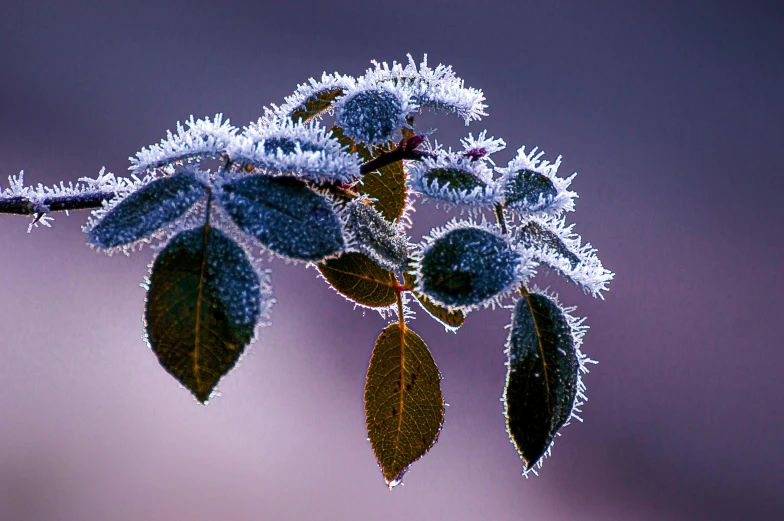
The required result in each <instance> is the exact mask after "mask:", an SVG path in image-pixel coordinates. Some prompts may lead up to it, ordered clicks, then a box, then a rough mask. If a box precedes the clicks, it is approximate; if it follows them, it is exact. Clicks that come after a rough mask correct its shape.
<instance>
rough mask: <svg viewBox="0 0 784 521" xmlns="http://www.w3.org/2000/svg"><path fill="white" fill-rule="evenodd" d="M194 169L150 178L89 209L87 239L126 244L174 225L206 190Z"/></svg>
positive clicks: (102, 245) (106, 245) (105, 246)
mask: <svg viewBox="0 0 784 521" xmlns="http://www.w3.org/2000/svg"><path fill="white" fill-rule="evenodd" d="M203 182H204V181H203V180H201V179H199V178H198V176H197V175H196V173H195V172H194V171H185V172H181V173H177V174H175V175H172V176H166V177H161V178H158V179H155V180H153V181H150V182H149V183H147V184H146V185H144V186H143V187H141V188H139V189H137V190H135V191H134V192H131V193H129V194H126V195H120V196H118V197H117V198H116V199H115V200H112V201H110V202H109V203H107V205H106V207H105V208H102V209H101V210H97V211H94V212H93V216H94V218H93V219H91V220H90V221H89V223H88V225H87V227H86V231H87V233H88V238H87V242H88V244H90V245H91V246H94V247H96V248H98V249H100V250H112V249H114V248H117V247H126V246H128V245H130V244H132V243H135V242H137V241H149V239H150V238H151V237H152V236H153V235H154V234H155V232H157V231H158V230H160V229H161V228H163V227H166V226H172V225H174V224H175V223H176V222H177V220H179V219H180V218H181V217H182V216H183V215H185V214H186V212H188V210H189V209H190V208H191V207H192V206H193V205H194V204H195V203H196V202H197V201H198V200H199V199H201V198H203V197H205V196H206V194H207V190H206V188H205V186H204V184H203Z"/></svg>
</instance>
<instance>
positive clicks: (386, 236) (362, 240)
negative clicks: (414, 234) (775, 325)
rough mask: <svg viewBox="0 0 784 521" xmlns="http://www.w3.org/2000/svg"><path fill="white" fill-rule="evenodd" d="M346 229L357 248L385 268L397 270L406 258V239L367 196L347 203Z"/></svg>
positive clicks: (404, 262) (401, 266)
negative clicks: (374, 206)
mask: <svg viewBox="0 0 784 521" xmlns="http://www.w3.org/2000/svg"><path fill="white" fill-rule="evenodd" d="M346 216H347V219H346V230H347V231H348V232H349V234H350V235H351V236H352V237H353V239H354V244H355V246H356V247H357V248H359V250H360V251H361V252H362V253H364V254H365V255H367V256H368V257H370V258H372V259H373V260H374V261H376V262H377V263H378V264H379V265H380V266H382V267H383V268H385V269H388V270H400V269H402V268H403V266H404V265H405V264H406V261H407V260H408V246H407V243H408V241H407V240H406V237H405V235H403V233H401V231H400V229H399V228H398V226H397V225H395V224H392V223H390V222H388V221H387V220H386V219H384V217H383V216H382V215H381V214H380V213H378V212H377V211H376V210H375V209H374V208H373V207H372V206H371V205H370V203H369V202H368V201H367V200H366V199H362V198H359V199H354V200H353V201H351V202H350V203H348V204H347V205H346Z"/></svg>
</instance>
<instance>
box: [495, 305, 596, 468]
mask: <svg viewBox="0 0 784 521" xmlns="http://www.w3.org/2000/svg"><path fill="white" fill-rule="evenodd" d="M507 355H508V357H509V362H508V372H507V376H506V389H505V390H504V406H505V412H506V427H507V432H508V433H509V436H510V438H511V440H512V443H513V444H514V446H515V448H516V449H517V451H518V453H519V454H520V456H521V457H522V458H523V461H524V462H525V468H526V470H529V469H531V467H533V466H534V465H535V464H536V462H537V461H539V460H540V459H541V458H542V456H544V455H545V453H546V452H547V451H548V449H549V448H550V444H551V443H552V441H553V438H554V437H555V434H556V432H558V429H560V428H561V427H562V426H563V425H564V423H566V421H567V420H568V419H569V417H570V415H571V413H572V407H573V406H574V401H575V397H576V396H577V387H578V383H577V382H578V375H579V368H580V363H579V360H578V357H577V351H576V347H575V343H574V337H573V334H572V329H571V326H570V325H569V321H568V320H567V318H566V316H565V314H564V312H563V311H562V310H561V308H560V307H559V306H558V304H556V303H555V302H554V301H552V300H551V299H549V298H548V297H546V296H544V295H537V294H530V295H526V296H524V297H523V298H522V299H520V300H519V301H518V302H517V304H516V305H515V308H514V312H513V315H512V329H511V332H510V334H509V340H508V341H507Z"/></svg>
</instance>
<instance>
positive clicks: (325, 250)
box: [222, 174, 344, 261]
mask: <svg viewBox="0 0 784 521" xmlns="http://www.w3.org/2000/svg"><path fill="white" fill-rule="evenodd" d="M222 203H223V206H224V208H225V209H226V211H227V212H228V214H229V215H230V216H231V218H232V219H233V220H234V222H235V223H237V226H239V227H240V229H241V230H242V231H243V232H245V233H247V234H248V235H251V236H252V237H254V238H255V239H256V240H258V241H259V242H260V243H261V244H263V245H264V246H266V247H267V248H269V249H270V250H272V251H274V252H276V253H279V254H280V255H283V256H286V257H289V258H292V259H299V260H304V261H320V260H322V259H324V258H326V257H329V256H331V255H335V254H337V253H338V252H340V251H341V250H342V249H343V246H344V240H343V232H342V226H341V223H340V220H339V219H338V216H337V214H336V213H335V210H334V209H333V207H332V205H331V204H330V202H329V201H328V200H327V199H326V198H325V197H324V196H322V195H320V194H318V193H316V192H315V191H314V190H312V189H310V188H309V187H308V185H306V184H305V183H304V182H302V181H300V180H299V179H295V178H293V177H271V176H268V175H263V174H262V175H252V176H248V177H243V178H241V179H238V180H236V181H233V182H231V183H229V184H227V185H225V186H224V187H223V198H222Z"/></svg>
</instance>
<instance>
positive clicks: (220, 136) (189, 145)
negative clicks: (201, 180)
mask: <svg viewBox="0 0 784 521" xmlns="http://www.w3.org/2000/svg"><path fill="white" fill-rule="evenodd" d="M185 125H186V126H187V128H186V127H185V126H183V125H181V124H180V123H179V122H178V123H177V133H176V134H172V132H171V131H168V132H167V133H166V137H165V138H164V139H162V140H161V142H160V143H159V144H157V145H152V146H150V147H146V148H143V149H142V150H140V151H139V152H138V153H137V154H136V157H131V158H129V159H130V161H131V166H130V168H129V169H130V170H131V171H132V172H135V173H137V174H138V173H141V172H144V171H145V170H154V169H156V168H161V167H164V166H167V165H172V164H177V163H184V162H190V161H193V160H199V159H203V158H209V157H217V156H219V155H221V154H223V153H225V152H226V147H228V146H229V143H231V141H232V140H233V139H234V137H235V135H236V133H237V129H236V128H235V127H233V126H232V125H231V124H230V123H229V120H228V119H227V120H226V121H223V114H216V115H215V118H214V119H213V120H212V121H210V118H204V119H199V120H194V119H193V116H191V117H190V119H189V120H188V121H186V122H185Z"/></svg>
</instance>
